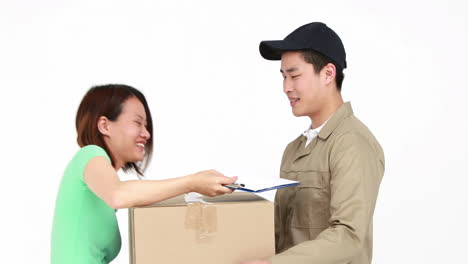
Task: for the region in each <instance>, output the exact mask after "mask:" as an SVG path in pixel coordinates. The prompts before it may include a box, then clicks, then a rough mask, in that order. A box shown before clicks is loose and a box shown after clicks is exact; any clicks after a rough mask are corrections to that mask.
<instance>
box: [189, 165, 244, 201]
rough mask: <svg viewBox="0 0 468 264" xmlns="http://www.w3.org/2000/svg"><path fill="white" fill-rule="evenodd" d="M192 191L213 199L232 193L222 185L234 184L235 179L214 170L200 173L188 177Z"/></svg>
mask: <svg viewBox="0 0 468 264" xmlns="http://www.w3.org/2000/svg"><path fill="white" fill-rule="evenodd" d="M188 177H190V180H191V186H192V191H193V192H197V193H200V194H203V195H205V196H209V197H213V196H217V195H221V194H226V193H232V192H233V190H232V189H229V188H227V187H225V186H224V185H227V184H231V183H234V182H235V181H236V180H237V177H236V176H235V177H226V176H224V175H223V174H222V173H220V172H218V171H215V170H207V171H201V172H198V173H195V174H192V175H189V176H188Z"/></svg>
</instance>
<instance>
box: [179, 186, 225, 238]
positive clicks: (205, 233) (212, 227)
mask: <svg viewBox="0 0 468 264" xmlns="http://www.w3.org/2000/svg"><path fill="white" fill-rule="evenodd" d="M185 201H186V202H187V213H186V215H185V228H187V229H191V230H195V231H196V235H197V239H198V241H203V240H205V239H207V238H209V237H211V236H213V235H214V234H215V233H216V231H217V229H218V211H217V208H216V205H215V204H212V203H208V202H206V201H204V200H203V199H202V198H201V195H200V194H198V193H188V194H186V195H185Z"/></svg>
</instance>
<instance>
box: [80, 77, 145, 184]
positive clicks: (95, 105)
mask: <svg viewBox="0 0 468 264" xmlns="http://www.w3.org/2000/svg"><path fill="white" fill-rule="evenodd" d="M130 97H136V98H137V99H138V100H140V102H141V103H142V104H143V106H144V108H145V112H146V122H147V130H148V132H149V133H150V135H153V120H152V118H151V112H150V109H149V107H148V103H147V102H146V99H145V96H144V95H143V94H142V93H141V92H140V91H138V90H137V89H135V88H133V87H131V86H128V85H123V84H108V85H100V86H94V87H92V88H91V89H89V91H88V92H87V93H86V94H85V96H84V97H83V100H82V101H81V103H80V106H79V107H78V112H77V114H76V121H75V125H76V131H77V133H78V138H77V141H78V145H80V147H84V146H87V145H97V146H99V147H101V148H103V149H104V150H105V151H106V152H107V154H108V155H109V156H110V158H111V162H112V166H114V160H115V159H114V157H113V155H112V153H111V152H110V151H109V148H108V147H107V145H106V143H105V142H104V138H103V135H102V134H101V132H100V131H99V129H98V127H97V124H98V120H99V118H100V117H101V116H105V117H106V118H107V119H109V120H110V121H115V120H117V118H118V117H119V115H120V114H121V113H122V108H123V103H124V102H125V101H126V100H127V99H129V98H130ZM152 153H153V137H150V138H149V139H148V140H147V142H146V144H145V158H144V159H143V161H142V162H141V163H140V162H138V163H136V162H127V163H126V164H125V165H124V167H123V168H122V169H123V170H124V171H128V170H133V171H135V172H136V173H137V174H138V175H139V176H143V172H144V171H145V169H146V167H147V166H148V164H149V161H150V160H151V155H152Z"/></svg>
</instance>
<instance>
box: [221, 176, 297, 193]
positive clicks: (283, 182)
mask: <svg viewBox="0 0 468 264" xmlns="http://www.w3.org/2000/svg"><path fill="white" fill-rule="evenodd" d="M277 183H279V184H276V185H273V186H271V185H270V186H268V185H266V186H262V187H260V186H258V185H256V186H255V185H253V184H252V185H249V184H248V183H247V184H242V183H233V184H228V185H225V186H226V187H228V188H229V189H232V190H239V191H244V192H249V193H261V192H266V191H271V190H276V189H281V188H286V187H292V186H296V185H299V182H298V181H292V180H287V179H279V180H278V181H277Z"/></svg>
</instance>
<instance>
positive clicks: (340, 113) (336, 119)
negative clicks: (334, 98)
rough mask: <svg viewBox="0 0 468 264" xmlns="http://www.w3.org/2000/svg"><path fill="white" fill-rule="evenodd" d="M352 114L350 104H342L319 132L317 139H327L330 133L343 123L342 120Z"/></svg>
mask: <svg viewBox="0 0 468 264" xmlns="http://www.w3.org/2000/svg"><path fill="white" fill-rule="evenodd" d="M352 114H353V108H352V107H351V103H350V102H346V103H344V104H342V105H341V106H340V107H339V108H338V110H336V112H335V113H334V114H333V115H332V117H331V118H330V119H329V120H328V121H327V125H326V126H324V127H323V129H321V130H320V132H319V134H318V137H319V138H320V139H327V138H328V137H329V136H330V135H331V133H332V132H333V131H334V130H335V129H336V128H337V127H338V126H339V125H340V124H341V122H343V120H344V119H346V118H347V117H349V116H351V115H352Z"/></svg>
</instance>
